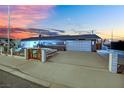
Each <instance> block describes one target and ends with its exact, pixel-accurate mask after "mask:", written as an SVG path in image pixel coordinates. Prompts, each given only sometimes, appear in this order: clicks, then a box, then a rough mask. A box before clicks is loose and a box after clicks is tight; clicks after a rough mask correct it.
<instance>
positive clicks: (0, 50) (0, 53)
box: [0, 47, 3, 55]
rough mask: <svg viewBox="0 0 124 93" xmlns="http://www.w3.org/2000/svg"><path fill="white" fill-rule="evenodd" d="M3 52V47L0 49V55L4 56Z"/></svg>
mask: <svg viewBox="0 0 124 93" xmlns="http://www.w3.org/2000/svg"><path fill="white" fill-rule="evenodd" d="M2 51H3V49H2V47H0V55H2Z"/></svg>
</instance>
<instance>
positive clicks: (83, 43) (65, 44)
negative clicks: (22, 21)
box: [21, 34, 102, 51]
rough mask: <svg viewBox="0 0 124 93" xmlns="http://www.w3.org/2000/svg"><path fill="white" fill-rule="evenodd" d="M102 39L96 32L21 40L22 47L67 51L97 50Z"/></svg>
mask: <svg viewBox="0 0 124 93" xmlns="http://www.w3.org/2000/svg"><path fill="white" fill-rule="evenodd" d="M101 44H102V39H101V38H100V37H99V36H97V35H96V34H85V35H59V36H42V37H41V36H39V37H31V38H26V39H22V40H21V47H22V48H36V47H44V48H54V49H58V50H66V51H96V50H97V49H100V48H101Z"/></svg>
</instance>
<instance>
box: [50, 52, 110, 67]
mask: <svg viewBox="0 0 124 93" xmlns="http://www.w3.org/2000/svg"><path fill="white" fill-rule="evenodd" d="M48 61H49V62H55V63H60V64H69V65H78V66H85V67H90V68H100V69H108V64H109V62H108V59H106V58H104V57H102V56H100V55H99V54H97V53H96V52H72V51H66V52H65V51H61V52H58V53H57V54H56V55H55V56H54V57H52V58H51V59H49V60H48Z"/></svg>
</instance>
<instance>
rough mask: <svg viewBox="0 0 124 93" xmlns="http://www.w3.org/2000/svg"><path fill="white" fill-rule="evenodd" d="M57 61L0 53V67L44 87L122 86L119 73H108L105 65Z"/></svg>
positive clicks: (122, 76)
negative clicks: (39, 60) (22, 57)
mask: <svg viewBox="0 0 124 93" xmlns="http://www.w3.org/2000/svg"><path fill="white" fill-rule="evenodd" d="M76 55H77V54H76ZM63 56H64V55H61V57H63ZM68 56H70V55H68ZM71 56H72V55H71ZM88 56H89V54H88ZM90 56H92V54H91V55H90ZM93 56H94V55H93ZM94 57H95V56H94ZM94 57H91V58H94ZM72 60H73V59H72ZM78 60H80V59H79V58H78ZM60 61H61V60H56V62H54V60H53V59H52V62H47V63H45V64H43V63H41V62H33V61H27V60H24V59H19V58H15V57H9V56H1V55H0V69H2V70H5V71H7V72H9V73H11V74H14V75H17V76H20V77H22V78H24V79H27V80H29V81H32V82H35V83H37V84H41V85H44V86H46V87H62V88H63V87H82V88H84V87H86V88H87V87H88V88H89V87H91V88H94V87H96V88H99V87H101V88H102V87H106V88H108V87H124V75H123V74H112V73H110V72H108V70H107V68H95V64H94V67H93V68H92V67H91V65H90V67H88V66H86V63H85V65H75V64H69V63H68V64H65V63H62V62H60ZM92 61H93V60H92ZM88 64H89V63H88ZM99 65H101V64H99ZM96 66H97V67H98V64H96ZM100 67H102V66H100Z"/></svg>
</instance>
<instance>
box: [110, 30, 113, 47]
mask: <svg viewBox="0 0 124 93" xmlns="http://www.w3.org/2000/svg"><path fill="white" fill-rule="evenodd" d="M112 41H113V29H112V31H111V43H112ZM111 43H110V48H112V44H111Z"/></svg>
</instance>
